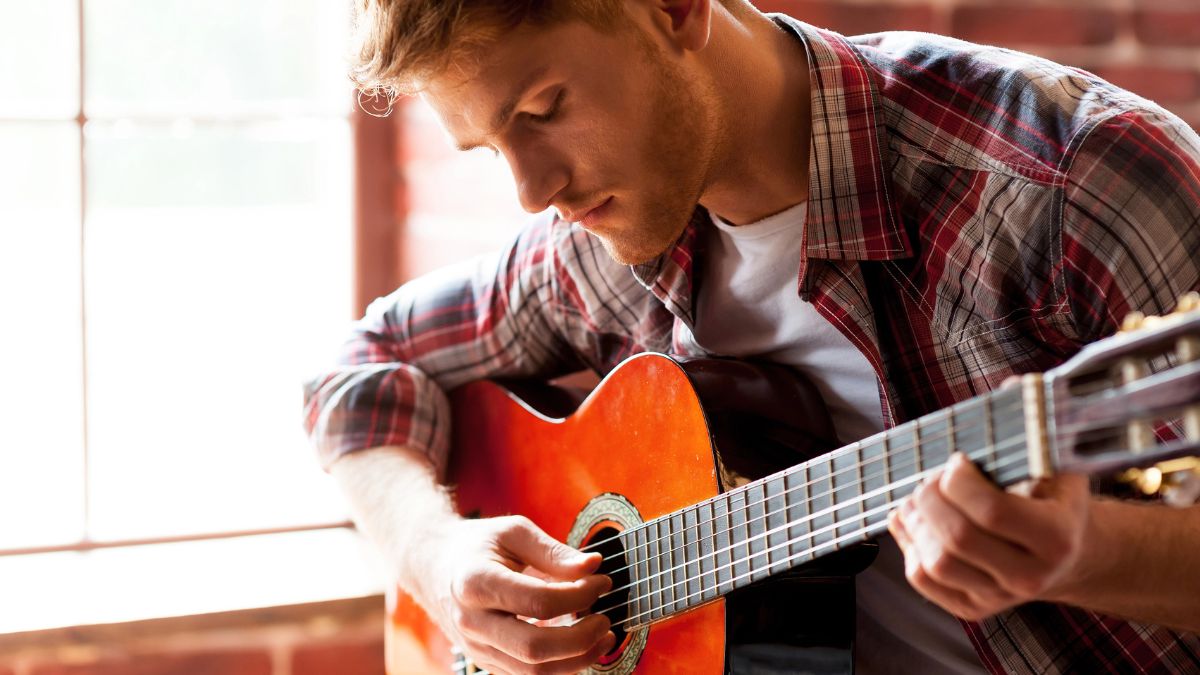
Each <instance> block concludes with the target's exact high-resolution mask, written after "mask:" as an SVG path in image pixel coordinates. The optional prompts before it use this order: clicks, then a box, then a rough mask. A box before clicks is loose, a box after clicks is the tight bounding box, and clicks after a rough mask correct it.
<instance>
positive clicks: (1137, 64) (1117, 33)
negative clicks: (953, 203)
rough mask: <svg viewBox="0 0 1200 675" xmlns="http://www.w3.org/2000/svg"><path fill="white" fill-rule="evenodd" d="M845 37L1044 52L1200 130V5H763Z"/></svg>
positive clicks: (913, 0)
mask: <svg viewBox="0 0 1200 675" xmlns="http://www.w3.org/2000/svg"><path fill="white" fill-rule="evenodd" d="M755 4H756V5H757V6H758V7H759V8H760V9H762V10H763V11H780V12H787V13H788V14H791V15H792V16H795V17H797V18H799V19H801V20H803V21H807V22H808V23H811V24H814V25H818V26H821V27H824V28H831V29H833V30H836V31H838V32H841V33H846V34H857V33H870V32H874V31H880V30H919V31H928V32H932V33H941V34H943V35H951V36H954V37H957V38H961V39H963V40H969V41H971V42H979V43H983V44H992V45H999V46H1002V47H1009V48H1012V49H1018V50H1020V51H1024V52H1029V53H1032V54H1037V55H1038V56H1043V57H1046V58H1048V59H1051V60H1054V61H1058V62H1060V63H1065V64H1068V65H1071V66H1075V67H1078V68H1083V69H1085V70H1090V71H1092V72H1094V73H1096V74H1097V75H1099V76H1101V77H1103V78H1105V79H1107V80H1109V81H1111V82H1113V83H1114V84H1117V85H1119V86H1121V87H1124V88H1126V89H1129V90H1131V91H1133V92H1135V93H1137V94H1140V95H1142V96H1145V97H1146V98H1149V99H1151V100H1153V101H1156V102H1158V103H1159V104H1161V105H1162V106H1163V107H1165V108H1167V109H1168V110H1170V111H1172V112H1174V113H1176V114H1178V115H1179V116H1180V117H1182V118H1183V119H1184V120H1185V121H1187V122H1188V123H1189V124H1191V125H1192V127H1193V128H1197V129H1200V0H758V1H756V2H755Z"/></svg>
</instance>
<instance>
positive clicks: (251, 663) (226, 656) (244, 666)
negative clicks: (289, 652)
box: [32, 651, 334, 675]
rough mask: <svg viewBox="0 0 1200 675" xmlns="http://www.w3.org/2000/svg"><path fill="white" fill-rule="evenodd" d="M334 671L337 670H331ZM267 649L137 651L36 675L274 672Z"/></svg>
mask: <svg viewBox="0 0 1200 675" xmlns="http://www.w3.org/2000/svg"><path fill="white" fill-rule="evenodd" d="M331 672H334V671H331ZM271 673H272V669H271V657H270V655H269V654H267V653H266V652H265V651H226V652H197V653H180V654H140V655H138V654H134V655H130V656H129V657H127V658H122V659H105V660H102V661H97V662H95V663H82V664H76V663H73V664H69V665H68V664H58V663H47V664H40V665H37V666H34V668H33V670H32V675H271Z"/></svg>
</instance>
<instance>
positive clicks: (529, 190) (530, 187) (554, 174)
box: [504, 148, 571, 213]
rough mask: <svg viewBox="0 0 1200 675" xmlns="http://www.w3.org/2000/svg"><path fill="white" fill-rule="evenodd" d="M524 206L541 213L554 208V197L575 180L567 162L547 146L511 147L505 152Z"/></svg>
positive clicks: (522, 206)
mask: <svg viewBox="0 0 1200 675" xmlns="http://www.w3.org/2000/svg"><path fill="white" fill-rule="evenodd" d="M504 155H505V160H507V161H508V167H509V169H510V170H511V171H512V175H513V181H514V182H515V183H516V184H517V197H518V198H519V199H520V200H521V208H523V209H525V210H526V211H528V212H529V213H541V212H542V211H545V210H546V209H548V208H550V205H551V204H553V203H554V197H555V195H557V194H558V193H559V192H561V191H562V189H563V188H565V187H566V186H567V184H568V183H570V182H571V175H570V172H569V171H568V170H567V167H566V165H565V164H564V163H563V162H561V161H558V160H557V159H556V158H555V156H554V154H553V153H551V152H548V151H546V150H545V149H544V148H539V149H537V150H533V149H530V150H524V151H518V150H509V151H507V152H505V153H504Z"/></svg>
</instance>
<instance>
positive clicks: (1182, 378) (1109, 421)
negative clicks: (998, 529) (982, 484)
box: [1044, 293, 1200, 502]
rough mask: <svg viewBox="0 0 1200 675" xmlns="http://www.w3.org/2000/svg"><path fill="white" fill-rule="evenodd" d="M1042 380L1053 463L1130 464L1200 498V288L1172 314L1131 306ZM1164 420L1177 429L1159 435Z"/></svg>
mask: <svg viewBox="0 0 1200 675" xmlns="http://www.w3.org/2000/svg"><path fill="white" fill-rule="evenodd" d="M1044 382H1045V384H1046V392H1047V414H1046V417H1047V427H1048V428H1047V432H1048V436H1049V438H1050V440H1051V443H1050V445H1051V447H1052V451H1051V453H1052V457H1051V460H1052V462H1053V464H1054V466H1055V469H1056V470H1058V471H1065V472H1075V473H1102V472H1113V471H1122V470H1123V473H1122V474H1121V476H1122V478H1123V479H1125V480H1127V481H1129V482H1133V483H1134V484H1135V485H1136V486H1137V488H1138V489H1139V490H1141V491H1142V492H1144V493H1146V494H1153V493H1155V492H1158V491H1160V490H1162V491H1163V492H1164V495H1165V496H1166V497H1167V498H1168V500H1169V501H1173V502H1185V501H1186V502H1191V501H1195V500H1196V499H1197V498H1198V497H1200V459H1197V458H1196V457H1195V456H1196V455H1200V294H1196V293H1189V294H1188V295H1186V296H1184V297H1183V298H1182V299H1181V300H1180V302H1179V306H1178V307H1177V308H1176V309H1175V311H1174V312H1172V313H1171V314H1168V315H1166V316H1161V317H1157V316H1152V317H1147V316H1142V315H1141V314H1137V313H1135V314H1131V315H1130V316H1128V317H1126V320H1125V323H1124V325H1123V327H1122V330H1121V331H1120V332H1119V333H1117V334H1116V335H1113V336H1111V337H1108V338H1106V339H1104V340H1101V341H1100V342H1096V343H1094V344H1091V345H1088V346H1087V347H1085V348H1084V349H1083V350H1082V351H1080V352H1079V353H1078V354H1076V355H1075V357H1074V358H1072V359H1071V360H1069V361H1067V362H1066V363H1064V364H1062V365H1061V366H1059V367H1058V368H1055V369H1054V370H1051V371H1049V372H1047V373H1046V374H1045V376H1044ZM1164 426H1165V427H1166V428H1167V429H1168V430H1169V432H1170V433H1169V434H1168V435H1172V436H1174V438H1171V439H1169V440H1162V439H1160V438H1159V437H1158V435H1157V434H1156V433H1155V432H1156V431H1157V430H1160V429H1161V428H1163V427H1164Z"/></svg>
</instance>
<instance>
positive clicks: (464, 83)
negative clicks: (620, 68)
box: [421, 20, 620, 140]
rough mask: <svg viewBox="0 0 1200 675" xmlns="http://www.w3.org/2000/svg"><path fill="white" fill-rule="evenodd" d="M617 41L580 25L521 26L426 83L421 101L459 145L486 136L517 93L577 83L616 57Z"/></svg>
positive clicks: (584, 25)
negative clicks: (559, 83)
mask: <svg viewBox="0 0 1200 675" xmlns="http://www.w3.org/2000/svg"><path fill="white" fill-rule="evenodd" d="M619 42H620V38H619V37H618V36H616V35H613V34H610V33H607V32H602V31H600V30H599V29H597V28H595V27H593V26H591V25H590V24H587V23H585V22H583V21H578V20H572V21H566V22H562V23H557V24H553V25H549V26H535V25H529V24H522V25H521V26H518V27H517V28H516V29H514V30H512V31H509V32H507V33H505V34H504V35H502V36H500V37H499V38H498V39H497V40H496V41H494V42H492V43H489V44H488V46H487V47H485V48H484V49H483V50H482V52H481V53H479V54H478V55H476V56H474V57H473V58H472V60H471V64H470V65H467V66H463V65H461V64H458V65H456V66H455V65H452V66H451V67H450V68H449V69H447V71H446V72H444V73H442V74H441V75H438V76H435V77H432V78H430V79H429V80H428V81H426V82H425V83H424V86H423V87H422V93H421V97H422V98H423V99H425V101H426V102H428V103H429V104H430V105H431V106H432V107H433V109H434V110H435V111H436V112H437V114H438V116H439V117H440V118H441V120H442V123H443V125H444V126H445V127H446V129H447V130H448V131H450V132H451V134H453V135H454V136H456V137H458V138H459V140H463V138H464V137H465V136H475V135H483V134H487V133H489V132H491V131H493V129H492V128H491V126H492V125H491V123H492V122H493V121H494V120H493V119H492V118H493V117H494V116H495V115H496V113H497V112H499V108H500V107H501V106H502V105H503V104H504V103H505V102H506V99H510V98H511V97H513V96H514V95H517V94H519V93H521V90H529V91H528V93H530V94H537V88H538V86H539V85H540V84H546V83H549V82H550V81H552V80H554V81H565V82H568V83H569V82H571V81H578V80H580V79H586V78H587V77H589V76H590V75H593V74H595V73H596V72H597V71H598V69H600V68H603V67H604V66H605V64H608V65H611V64H612V58H613V57H614V56H615V55H616V53H619V51H620V49H619V46H618V44H619Z"/></svg>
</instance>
